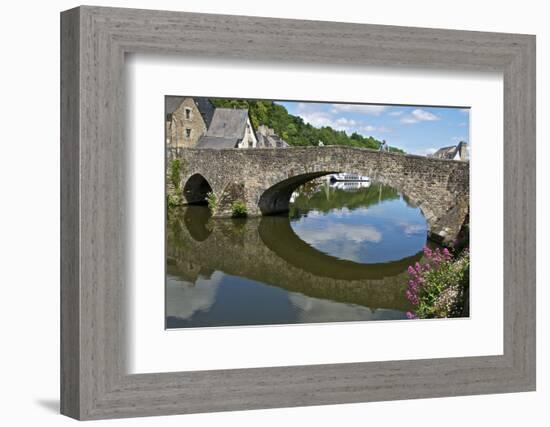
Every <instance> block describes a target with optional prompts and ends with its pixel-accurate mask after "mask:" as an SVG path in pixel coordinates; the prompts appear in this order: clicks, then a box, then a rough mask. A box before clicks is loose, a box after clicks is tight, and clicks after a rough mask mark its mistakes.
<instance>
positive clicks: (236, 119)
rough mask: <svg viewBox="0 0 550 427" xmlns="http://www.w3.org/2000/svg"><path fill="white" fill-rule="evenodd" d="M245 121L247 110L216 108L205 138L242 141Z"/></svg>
mask: <svg viewBox="0 0 550 427" xmlns="http://www.w3.org/2000/svg"><path fill="white" fill-rule="evenodd" d="M247 120H248V110H247V109H236V108H216V109H215V110H214V116H213V117H212V121H211V122H210V126H209V127H208V131H207V132H206V136H214V137H219V138H232V139H242V138H243V137H244V133H245V130H246V121H247Z"/></svg>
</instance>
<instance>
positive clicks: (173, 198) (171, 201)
mask: <svg viewBox="0 0 550 427" xmlns="http://www.w3.org/2000/svg"><path fill="white" fill-rule="evenodd" d="M166 204H167V205H168V208H169V209H172V208H175V207H177V206H179V205H181V204H182V200H181V197H180V196H178V195H174V194H168V195H167V196H166Z"/></svg>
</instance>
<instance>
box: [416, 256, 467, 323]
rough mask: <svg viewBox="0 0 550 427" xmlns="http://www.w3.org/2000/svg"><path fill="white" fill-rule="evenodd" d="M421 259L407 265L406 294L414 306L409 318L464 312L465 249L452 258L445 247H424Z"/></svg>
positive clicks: (450, 315) (456, 315)
mask: <svg viewBox="0 0 550 427" xmlns="http://www.w3.org/2000/svg"><path fill="white" fill-rule="evenodd" d="M424 259H425V262H424V263H420V262H417V263H415V264H414V265H411V266H409V268H408V270H407V272H408V273H409V282H408V285H407V291H406V297H407V299H408V300H409V301H410V303H411V304H413V305H414V306H415V311H414V312H412V311H409V312H407V317H408V318H409V319H416V318H438V317H460V316H463V315H465V311H466V309H465V307H467V304H466V301H465V299H466V295H467V294H468V282H469V267H470V259H469V254H468V251H467V250H464V251H463V252H462V254H461V255H460V257H458V258H457V259H453V256H452V254H451V253H450V252H449V250H448V249H447V248H444V249H443V250H440V249H439V248H436V249H435V250H432V249H430V248H428V247H425V248H424Z"/></svg>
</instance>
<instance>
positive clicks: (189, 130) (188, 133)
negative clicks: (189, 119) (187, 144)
mask: <svg viewBox="0 0 550 427" xmlns="http://www.w3.org/2000/svg"><path fill="white" fill-rule="evenodd" d="M185 137H186V138H191V129H189V128H185Z"/></svg>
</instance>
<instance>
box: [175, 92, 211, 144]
mask: <svg viewBox="0 0 550 427" xmlns="http://www.w3.org/2000/svg"><path fill="white" fill-rule="evenodd" d="M186 110H188V112H189V114H188V113H187V111H186ZM188 131H189V132H190V134H189V135H187V132H188ZM205 133H206V124H205V122H204V119H203V118H202V115H201V113H200V111H199V109H198V108H197V106H196V105H195V102H194V101H193V98H185V99H184V100H183V101H182V103H181V104H180V106H179V107H178V108H176V109H175V110H174V112H173V113H172V115H171V117H170V120H168V121H167V122H166V139H167V141H166V143H167V146H168V147H169V148H172V149H179V148H190V147H194V146H195V145H197V142H198V141H199V138H200V137H201V136H203V135H204V134H205Z"/></svg>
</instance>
